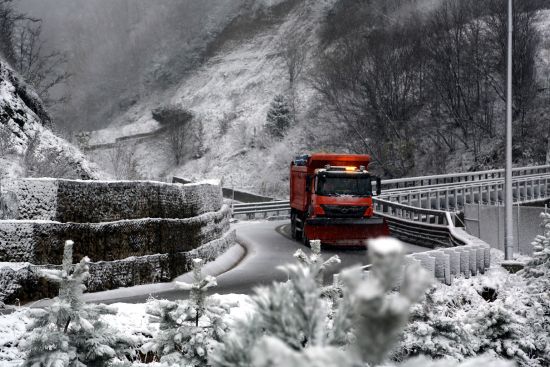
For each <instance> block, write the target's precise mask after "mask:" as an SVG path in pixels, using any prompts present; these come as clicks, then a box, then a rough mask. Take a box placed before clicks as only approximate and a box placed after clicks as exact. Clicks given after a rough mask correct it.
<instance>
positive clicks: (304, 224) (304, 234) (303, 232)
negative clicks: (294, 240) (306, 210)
mask: <svg viewBox="0 0 550 367" xmlns="http://www.w3.org/2000/svg"><path fill="white" fill-rule="evenodd" d="M305 226H306V219H305V218H304V219H303V220H302V232H301V233H300V234H301V238H300V239H301V240H302V243H303V244H304V246H306V247H309V246H310V245H309V238H307V236H306V229H305Z"/></svg>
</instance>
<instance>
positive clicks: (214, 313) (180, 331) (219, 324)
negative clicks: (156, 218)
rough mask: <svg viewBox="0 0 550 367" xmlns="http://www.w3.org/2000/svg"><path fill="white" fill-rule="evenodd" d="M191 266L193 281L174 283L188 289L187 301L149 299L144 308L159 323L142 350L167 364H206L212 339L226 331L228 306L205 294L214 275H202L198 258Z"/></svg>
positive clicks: (220, 336)
mask: <svg viewBox="0 0 550 367" xmlns="http://www.w3.org/2000/svg"><path fill="white" fill-rule="evenodd" d="M193 265H194V268H193V283H192V284H187V283H183V282H177V283H176V284H177V285H178V287H179V288H181V289H185V290H189V291H190V296H191V299H190V300H189V301H178V302H172V301H167V300H152V301H150V302H149V305H148V307H147V312H148V313H149V314H150V315H151V316H152V320H153V321H156V322H158V323H159V332H158V334H157V336H156V337H155V338H154V339H153V340H152V341H150V342H148V343H146V344H145V345H143V347H142V348H141V350H142V352H143V353H145V354H147V353H153V354H154V355H155V356H156V357H157V358H159V359H160V361H161V362H162V363H166V364H167V365H169V366H172V365H177V366H204V365H206V362H207V358H208V353H209V351H210V350H211V347H212V344H213V342H214V341H219V340H221V338H222V337H223V336H224V335H225V333H226V332H227V330H228V326H227V324H226V321H225V320H224V316H226V315H227V314H228V312H229V309H230V306H231V305H228V304H222V303H221V302H220V301H219V300H217V299H212V298H209V297H207V296H206V292H207V291H208V289H209V288H211V287H214V286H215V285H216V278H214V277H212V276H203V274H202V272H201V268H202V265H203V263H202V260H201V259H195V260H194V264H193Z"/></svg>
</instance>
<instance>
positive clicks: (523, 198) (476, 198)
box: [380, 173, 550, 210]
mask: <svg viewBox="0 0 550 367" xmlns="http://www.w3.org/2000/svg"><path fill="white" fill-rule="evenodd" d="M549 185H550V173H549V174H544V175H528V176H516V177H515V178H514V179H513V180H512V191H513V192H512V194H513V198H514V202H516V203H529V202H536V201H541V200H545V199H547V198H548V193H549V192H550V187H549ZM503 192H504V179H490V180H483V181H475V182H465V183H463V184H461V185H458V184H449V185H432V186H425V187H414V188H409V189H399V190H389V192H387V193H384V194H382V195H381V196H380V198H382V199H385V200H388V201H397V202H399V203H405V204H407V205H409V206H417V207H423V208H428V209H431V208H435V209H437V210H440V209H444V210H460V209H462V208H463V206H464V204H472V203H478V202H481V203H483V204H500V203H502V202H503V200H504V196H503V195H504V194H503Z"/></svg>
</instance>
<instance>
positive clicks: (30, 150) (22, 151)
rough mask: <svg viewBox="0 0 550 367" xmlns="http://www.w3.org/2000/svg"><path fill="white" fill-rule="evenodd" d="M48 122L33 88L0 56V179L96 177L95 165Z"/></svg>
mask: <svg viewBox="0 0 550 367" xmlns="http://www.w3.org/2000/svg"><path fill="white" fill-rule="evenodd" d="M50 123H51V120H50V117H49V115H48V113H47V111H46V110H45V108H44V106H43V104H42V101H41V100H40V98H39V97H38V95H37V94H36V92H35V91H34V90H33V88H32V87H31V86H29V85H28V84H27V83H25V81H24V80H23V79H22V78H21V77H20V76H19V75H18V74H17V73H16V72H15V71H13V69H11V67H10V66H9V65H8V64H7V63H6V62H4V61H3V60H1V59H0V178H2V177H64V178H80V179H97V178H99V172H98V170H97V168H95V166H93V165H91V164H90V163H89V162H88V161H87V160H86V159H85V158H84V156H83V155H82V153H81V152H80V151H79V150H78V149H77V148H75V147H74V146H73V145H71V144H70V143H69V142H67V141H66V140H64V139H62V138H60V137H58V136H56V135H55V134H54V133H53V132H52V131H51V130H50Z"/></svg>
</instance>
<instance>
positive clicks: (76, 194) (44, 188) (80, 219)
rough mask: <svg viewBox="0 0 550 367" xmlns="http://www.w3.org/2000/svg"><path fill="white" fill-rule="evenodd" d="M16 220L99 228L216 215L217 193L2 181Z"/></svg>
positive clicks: (128, 184) (176, 187)
mask: <svg viewBox="0 0 550 367" xmlns="http://www.w3.org/2000/svg"><path fill="white" fill-rule="evenodd" d="M1 184H2V190H3V191H9V192H12V193H14V194H15V196H16V199H17V212H18V217H17V218H12V219H18V220H25V219H28V220H51V221H58V222H64V223H66V222H75V223H98V222H111V221H118V220H122V219H138V218H190V217H194V216H197V215H200V214H203V213H207V212H212V211H217V210H220V208H221V205H222V202H223V197H222V194H221V187H220V186H219V185H212V184H191V185H181V184H167V183H163V182H155V181H83V180H62V179H50V178H27V179H4V180H2V182H1Z"/></svg>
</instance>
